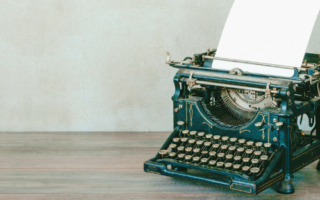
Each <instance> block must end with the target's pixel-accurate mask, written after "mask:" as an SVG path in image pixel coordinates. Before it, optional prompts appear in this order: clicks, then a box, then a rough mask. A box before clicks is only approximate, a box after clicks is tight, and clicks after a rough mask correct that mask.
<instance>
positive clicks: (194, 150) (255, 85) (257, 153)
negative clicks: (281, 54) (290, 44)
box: [144, 50, 320, 194]
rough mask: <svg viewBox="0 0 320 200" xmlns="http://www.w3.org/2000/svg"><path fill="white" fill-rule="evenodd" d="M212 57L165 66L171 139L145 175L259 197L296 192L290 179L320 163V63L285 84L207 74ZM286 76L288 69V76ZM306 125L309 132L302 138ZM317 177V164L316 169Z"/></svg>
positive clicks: (312, 58) (314, 60)
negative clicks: (170, 86) (271, 191)
mask: <svg viewBox="0 0 320 200" xmlns="http://www.w3.org/2000/svg"><path fill="white" fill-rule="evenodd" d="M215 52H216V50H207V52H205V53H201V54H195V55H194V56H193V57H186V58H185V59H184V60H183V61H180V62H175V61H171V58H170V54H169V53H168V56H167V62H166V63H167V64H169V65H170V66H172V67H174V68H177V69H178V72H177V73H176V75H175V76H174V79H173V81H174V87H175V92H174V95H173V97H172V100H173V115H174V121H173V124H174V126H173V132H172V133H171V134H170V136H169V137H168V139H167V140H166V141H165V142H164V144H163V146H162V147H161V149H160V150H159V152H158V153H157V154H156V156H155V157H154V158H152V159H150V160H148V161H146V162H145V163H144V171H145V172H150V173H155V174H161V175H166V176H172V177H182V178H187V179H192V180H195V181H205V182H207V183H212V184H216V185H220V186H223V187H227V188H229V189H232V190H237V191H241V192H246V193H251V194H258V193H260V192H262V191H263V190H265V189H266V188H268V187H270V186H271V185H273V184H276V183H279V185H278V187H277V190H278V192H280V193H284V194H288V193H293V192H294V187H293V185H292V179H293V173H294V172H296V171H297V170H299V169H301V168H303V167H304V166H306V165H308V164H310V163H311V162H314V161H315V160H317V159H319V158H320V127H319V126H320V107H319V105H320V97H319V95H320V93H319V78H320V65H319V60H320V59H319V58H320V57H319V55H316V54H305V58H304V61H305V62H304V63H303V64H302V67H301V68H299V69H297V68H294V75H293V76H292V77H291V78H283V77H274V76H267V75H263V74H252V73H249V72H243V71H242V70H240V69H237V68H236V69H233V70H231V71H222V70H215V69H212V68H211V66H212V62H213V61H214V60H224V61H229V62H244V63H249V64H258V65H264V66H270V67H281V68H288V67H287V66H276V65H271V64H266V63H255V62H250V61H242V60H233V59H225V58H217V57H215V56H214V55H215ZM291 69H292V68H291ZM303 118H305V119H306V118H307V119H308V122H309V126H310V130H311V131H310V132H306V131H304V130H301V129H302V128H300V127H301V122H302V119H303ZM317 170H320V164H319V163H318V165H317Z"/></svg>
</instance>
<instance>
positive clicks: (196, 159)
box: [192, 156, 200, 164]
mask: <svg viewBox="0 0 320 200" xmlns="http://www.w3.org/2000/svg"><path fill="white" fill-rule="evenodd" d="M199 161H200V157H198V156H195V157H193V158H192V162H193V163H195V164H198V163H199Z"/></svg>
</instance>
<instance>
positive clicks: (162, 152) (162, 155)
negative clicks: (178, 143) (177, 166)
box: [159, 150, 168, 158]
mask: <svg viewBox="0 0 320 200" xmlns="http://www.w3.org/2000/svg"><path fill="white" fill-rule="evenodd" d="M159 155H160V156H161V158H164V157H166V156H167V155H168V151H167V150H160V151H159Z"/></svg>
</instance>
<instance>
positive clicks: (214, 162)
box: [209, 160, 217, 167]
mask: <svg viewBox="0 0 320 200" xmlns="http://www.w3.org/2000/svg"><path fill="white" fill-rule="evenodd" d="M216 163H217V161H215V160H210V161H209V166H210V167H214V166H216Z"/></svg>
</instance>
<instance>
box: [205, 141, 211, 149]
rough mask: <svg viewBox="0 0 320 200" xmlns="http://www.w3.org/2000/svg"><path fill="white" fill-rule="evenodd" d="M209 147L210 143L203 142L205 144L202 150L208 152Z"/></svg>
mask: <svg viewBox="0 0 320 200" xmlns="http://www.w3.org/2000/svg"><path fill="white" fill-rule="evenodd" d="M210 147H211V142H205V143H204V148H205V149H206V150H207V151H209V149H210Z"/></svg>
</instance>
